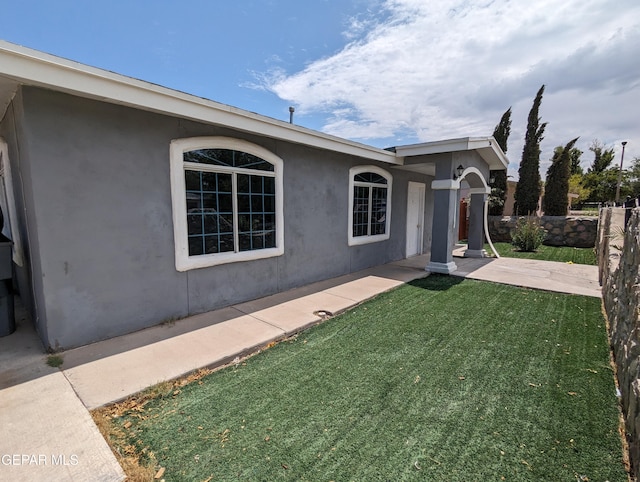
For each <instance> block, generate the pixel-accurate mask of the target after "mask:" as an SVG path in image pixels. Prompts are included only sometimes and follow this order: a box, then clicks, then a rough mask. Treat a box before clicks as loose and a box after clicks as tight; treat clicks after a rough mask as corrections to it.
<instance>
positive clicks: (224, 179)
mask: <svg viewBox="0 0 640 482" xmlns="http://www.w3.org/2000/svg"><path fill="white" fill-rule="evenodd" d="M231 191H232V187H231V174H218V192H221V193H231Z"/></svg>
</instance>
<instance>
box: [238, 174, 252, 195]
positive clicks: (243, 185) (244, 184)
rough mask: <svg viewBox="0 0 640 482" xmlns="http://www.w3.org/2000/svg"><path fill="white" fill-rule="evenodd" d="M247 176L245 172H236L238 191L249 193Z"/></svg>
mask: <svg viewBox="0 0 640 482" xmlns="http://www.w3.org/2000/svg"><path fill="white" fill-rule="evenodd" d="M249 177H251V176H247V175H246V174H238V175H237V179H238V193H249Z"/></svg>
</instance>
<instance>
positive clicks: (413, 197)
mask: <svg viewBox="0 0 640 482" xmlns="http://www.w3.org/2000/svg"><path fill="white" fill-rule="evenodd" d="M425 189H426V186H425V184H423V183H421V182H413V181H409V187H408V189H407V258H408V257H410V256H416V255H418V254H422V237H423V233H424V226H423V225H424V196H425Z"/></svg>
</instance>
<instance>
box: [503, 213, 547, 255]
mask: <svg viewBox="0 0 640 482" xmlns="http://www.w3.org/2000/svg"><path fill="white" fill-rule="evenodd" d="M545 234H546V231H545V230H544V229H543V228H542V226H540V222H539V220H538V218H536V217H533V216H529V217H523V218H520V219H518V222H517V224H516V229H515V230H514V231H513V232H512V233H511V244H513V245H514V246H515V247H516V248H517V249H518V251H525V252H533V251H535V250H536V249H538V248H539V247H540V245H541V244H542V241H543V240H544V237H545Z"/></svg>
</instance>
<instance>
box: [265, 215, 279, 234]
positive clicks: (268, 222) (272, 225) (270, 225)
mask: <svg viewBox="0 0 640 482" xmlns="http://www.w3.org/2000/svg"><path fill="white" fill-rule="evenodd" d="M262 229H268V230H275V229H276V216H275V214H265V215H264V216H263V226H262Z"/></svg>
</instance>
